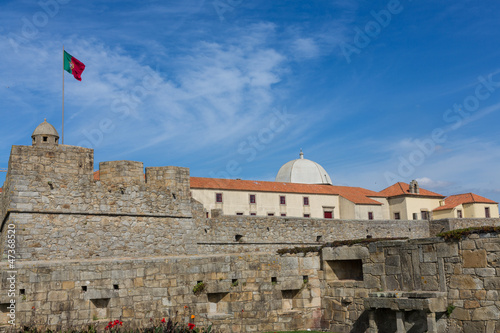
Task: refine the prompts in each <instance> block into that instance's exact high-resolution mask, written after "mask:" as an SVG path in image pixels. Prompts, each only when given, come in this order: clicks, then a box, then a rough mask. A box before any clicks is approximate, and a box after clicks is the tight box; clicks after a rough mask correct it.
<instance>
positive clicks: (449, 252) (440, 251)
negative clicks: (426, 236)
mask: <svg viewBox="0 0 500 333" xmlns="http://www.w3.org/2000/svg"><path fill="white" fill-rule="evenodd" d="M436 255H437V257H438V258H443V257H457V256H458V244H457V243H437V244H436Z"/></svg>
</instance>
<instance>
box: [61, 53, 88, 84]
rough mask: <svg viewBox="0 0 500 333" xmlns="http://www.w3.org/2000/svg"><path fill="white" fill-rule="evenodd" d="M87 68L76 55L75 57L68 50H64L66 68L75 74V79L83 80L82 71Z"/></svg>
mask: <svg viewBox="0 0 500 333" xmlns="http://www.w3.org/2000/svg"><path fill="white" fill-rule="evenodd" d="M84 69H85V65H84V64H83V63H82V62H81V61H80V60H78V59H76V58H75V57H73V56H72V55H71V54H69V53H68V52H66V51H64V70H65V71H66V72H68V73H71V74H73V76H74V77H75V79H77V80H78V81H81V80H82V77H81V75H82V72H83V70H84Z"/></svg>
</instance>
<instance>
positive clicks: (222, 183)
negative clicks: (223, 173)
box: [191, 177, 385, 205]
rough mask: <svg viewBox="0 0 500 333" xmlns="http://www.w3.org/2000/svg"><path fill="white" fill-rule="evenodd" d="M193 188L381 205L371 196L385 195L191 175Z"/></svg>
mask: <svg viewBox="0 0 500 333" xmlns="http://www.w3.org/2000/svg"><path fill="white" fill-rule="evenodd" d="M191 188H196V189H213V190H228V191H251V192H278V193H303V194H332V195H340V196H342V197H344V198H346V199H347V200H349V201H352V202H354V203H356V204H365V205H381V203H380V202H378V201H376V200H373V199H370V198H369V197H385V196H384V195H381V194H380V193H378V192H374V191H370V190H367V189H364V188H360V187H349V186H335V185H313V184H297V183H280V182H268V181H260V180H259V181H257V180H239V179H236V180H235V179H219V178H202V177H191Z"/></svg>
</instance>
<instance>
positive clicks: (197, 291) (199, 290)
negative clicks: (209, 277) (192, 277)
mask: <svg viewBox="0 0 500 333" xmlns="http://www.w3.org/2000/svg"><path fill="white" fill-rule="evenodd" d="M203 290H205V283H204V282H203V281H200V282H198V283H197V284H196V286H194V287H193V293H194V294H195V295H199V294H201V293H202V292H203Z"/></svg>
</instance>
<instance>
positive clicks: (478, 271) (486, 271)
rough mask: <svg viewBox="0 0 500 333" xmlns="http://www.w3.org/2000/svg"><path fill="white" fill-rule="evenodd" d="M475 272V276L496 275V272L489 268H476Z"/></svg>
mask: <svg viewBox="0 0 500 333" xmlns="http://www.w3.org/2000/svg"><path fill="white" fill-rule="evenodd" d="M475 271H476V274H477V275H479V276H483V277H485V276H495V275H496V270H495V269H494V268H491V267H487V268H476V269H475Z"/></svg>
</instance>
